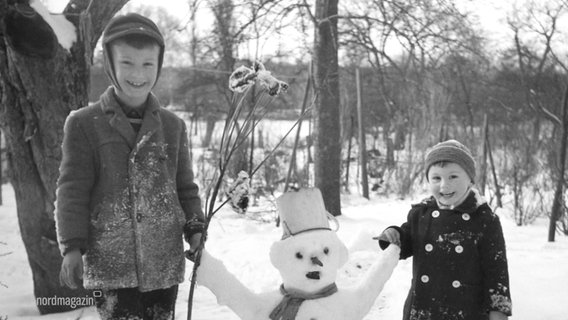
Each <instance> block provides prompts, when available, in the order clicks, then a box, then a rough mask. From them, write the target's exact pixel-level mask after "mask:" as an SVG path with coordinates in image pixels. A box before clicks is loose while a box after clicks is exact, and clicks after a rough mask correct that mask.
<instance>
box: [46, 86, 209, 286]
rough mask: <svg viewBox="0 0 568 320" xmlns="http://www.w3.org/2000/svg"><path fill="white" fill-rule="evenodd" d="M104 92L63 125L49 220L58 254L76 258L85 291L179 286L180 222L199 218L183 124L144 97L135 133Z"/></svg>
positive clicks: (111, 95)
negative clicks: (53, 220) (53, 212)
mask: <svg viewBox="0 0 568 320" xmlns="http://www.w3.org/2000/svg"><path fill="white" fill-rule="evenodd" d="M113 90H114V89H113V88H112V87H110V88H109V89H108V90H107V91H106V92H105V93H104V94H103V95H102V96H101V100H100V101H99V102H97V103H95V104H94V105H92V106H89V107H85V108H82V109H80V110H78V111H75V112H72V113H71V114H70V115H69V117H68V118H67V121H66V124H65V136H64V140H63V159H62V162H61V166H60V177H59V180H58V188H57V203H56V220H57V232H58V240H59V243H60V249H61V251H62V253H63V254H64V253H65V252H67V251H69V250H71V249H81V251H82V252H83V253H84V257H83V260H84V280H83V281H84V286H85V287H86V288H88V289H91V288H93V289H94V288H97V289H116V288H132V287H139V288H140V290H142V291H149V290H155V289H160V288H167V287H170V286H172V285H175V284H178V283H180V282H183V280H184V269H185V261H184V254H183V240H182V239H183V237H182V233H183V230H182V229H183V225H184V223H185V221H186V220H188V219H191V218H193V217H194V216H197V217H199V218H201V219H202V218H203V216H202V211H201V202H200V200H199V195H198V187H197V185H196V184H195V183H194V182H193V173H192V171H191V167H190V162H189V149H188V141H187V132H186V127H185V123H184V122H183V120H181V119H180V118H179V117H177V116H176V115H174V114H173V113H171V112H170V111H167V110H165V109H162V108H160V106H159V103H158V100H157V99H156V98H155V97H154V96H153V95H150V97H149V99H148V102H147V107H146V111H145V113H144V119H143V122H142V126H141V128H140V131H139V133H138V134H137V135H136V133H135V131H134V130H133V128H132V127H131V125H130V123H129V122H128V120H127V118H126V116H125V115H124V113H123V111H122V109H121V108H120V106H119V104H118V102H117V101H116V98H115V94H114V92H113Z"/></svg>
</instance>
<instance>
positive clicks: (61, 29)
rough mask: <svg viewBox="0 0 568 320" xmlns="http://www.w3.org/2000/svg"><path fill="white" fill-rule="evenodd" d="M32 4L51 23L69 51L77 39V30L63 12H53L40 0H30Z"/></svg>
mask: <svg viewBox="0 0 568 320" xmlns="http://www.w3.org/2000/svg"><path fill="white" fill-rule="evenodd" d="M30 6H31V7H32V8H33V9H34V10H35V11H36V12H37V13H38V14H39V15H40V16H41V17H42V18H43V20H45V22H47V24H49V26H50V27H51V29H53V32H54V33H55V35H56V36H57V41H59V44H60V45H61V46H62V47H63V48H64V49H65V50H67V51H69V50H70V49H71V47H72V46H73V43H75V41H77V30H76V28H75V26H74V25H73V24H72V23H71V22H70V21H69V20H67V18H66V17H65V16H64V15H63V14H51V13H49V11H48V10H47V7H45V5H44V4H43V3H42V2H41V1H39V0H30Z"/></svg>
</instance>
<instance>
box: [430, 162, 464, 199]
mask: <svg viewBox="0 0 568 320" xmlns="http://www.w3.org/2000/svg"><path fill="white" fill-rule="evenodd" d="M471 185H472V182H471V178H470V177H469V176H468V174H467V173H466V172H465V170H464V169H463V168H462V167H461V166H460V165H458V164H455V163H453V162H445V163H443V164H434V165H433V166H432V167H430V170H429V171H428V187H429V189H430V193H431V194H432V195H433V196H434V198H435V199H436V201H438V204H439V205H440V206H441V207H449V208H454V207H456V206H458V205H460V204H461V203H462V202H463V200H465V198H466V197H467V194H468V191H469V190H470V187H471Z"/></svg>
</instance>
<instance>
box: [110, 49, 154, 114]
mask: <svg viewBox="0 0 568 320" xmlns="http://www.w3.org/2000/svg"><path fill="white" fill-rule="evenodd" d="M111 52H112V64H113V66H114V73H115V77H116V81H117V82H118V85H119V86H120V89H119V88H117V90H116V95H117V96H118V98H119V99H120V101H121V102H122V103H124V104H126V105H128V106H130V107H139V106H142V105H143V104H144V103H145V102H146V99H147V98H148V94H149V93H150V91H151V90H152V88H153V87H154V83H155V82H156V80H157V77H158V57H159V54H160V47H159V46H158V45H149V46H144V47H143V48H141V49H138V48H135V47H132V46H130V45H128V44H126V43H124V42H122V41H117V42H116V43H113V44H112V45H111Z"/></svg>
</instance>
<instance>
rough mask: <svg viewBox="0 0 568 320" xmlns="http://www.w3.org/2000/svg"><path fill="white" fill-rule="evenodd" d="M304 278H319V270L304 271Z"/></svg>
mask: <svg viewBox="0 0 568 320" xmlns="http://www.w3.org/2000/svg"><path fill="white" fill-rule="evenodd" d="M306 278H308V279H312V280H319V279H320V272H319V271H310V272H308V273H306Z"/></svg>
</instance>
